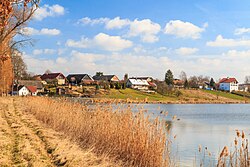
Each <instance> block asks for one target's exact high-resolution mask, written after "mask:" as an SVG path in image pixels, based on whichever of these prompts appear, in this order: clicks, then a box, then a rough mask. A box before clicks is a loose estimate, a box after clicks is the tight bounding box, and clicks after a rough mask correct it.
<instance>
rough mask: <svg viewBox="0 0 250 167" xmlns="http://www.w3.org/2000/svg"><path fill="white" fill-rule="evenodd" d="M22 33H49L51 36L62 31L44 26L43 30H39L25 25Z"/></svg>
mask: <svg viewBox="0 0 250 167" xmlns="http://www.w3.org/2000/svg"><path fill="white" fill-rule="evenodd" d="M21 33H23V34H24V35H49V36H56V35H60V34H61V31H60V30H58V29H48V28H43V29H41V30H37V29H35V28H32V27H25V28H23V29H22V30H21Z"/></svg>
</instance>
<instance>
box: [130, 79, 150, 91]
mask: <svg viewBox="0 0 250 167" xmlns="http://www.w3.org/2000/svg"><path fill="white" fill-rule="evenodd" d="M126 86H127V87H128V88H132V89H138V90H148V89H149V86H150V84H149V83H148V81H147V80H143V79H134V78H130V79H128V80H127V83H126Z"/></svg>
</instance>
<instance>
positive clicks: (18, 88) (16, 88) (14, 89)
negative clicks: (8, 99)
mask: <svg viewBox="0 0 250 167" xmlns="http://www.w3.org/2000/svg"><path fill="white" fill-rule="evenodd" d="M23 87H24V85H15V86H14V87H13V91H19V90H21V89H22V88H23Z"/></svg>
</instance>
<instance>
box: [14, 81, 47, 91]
mask: <svg viewBox="0 0 250 167" xmlns="http://www.w3.org/2000/svg"><path fill="white" fill-rule="evenodd" d="M17 84H19V85H24V86H26V87H27V86H36V87H37V88H38V89H42V88H43V84H42V82H41V81H32V80H18V81H17Z"/></svg>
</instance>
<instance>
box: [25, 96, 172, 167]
mask: <svg viewBox="0 0 250 167" xmlns="http://www.w3.org/2000/svg"><path fill="white" fill-rule="evenodd" d="M23 101H24V104H25V105H26V107H27V109H26V111H28V112H30V113H32V114H34V115H35V117H36V118H37V119H38V120H40V121H42V122H43V123H45V124H47V125H48V126H50V127H52V128H53V129H55V130H58V131H61V132H64V133H65V134H66V135H68V136H69V137H71V138H72V139H74V140H76V141H77V142H78V143H79V144H80V145H81V146H82V147H86V148H94V149H93V151H94V152H95V153H97V154H99V155H103V154H105V155H108V156H110V157H111V158H115V159H116V160H118V161H122V162H123V164H124V166H141V167H161V166H169V164H170V161H169V152H168V147H167V135H166V132H165V129H164V124H163V123H162V122H161V121H160V120H159V119H158V118H156V119H155V120H153V121H152V120H149V116H145V114H144V112H143V111H141V112H138V113H133V112H132V111H131V109H130V107H127V108H126V109H121V108H119V107H117V109H115V110H114V109H113V108H112V106H110V105H102V106H101V105H98V104H93V105H91V106H87V105H82V104H80V103H72V102H68V101H67V100H65V99H64V100H63V99H60V100H58V99H57V100H55V99H54V100H53V99H50V98H44V97H29V98H23Z"/></svg>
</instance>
